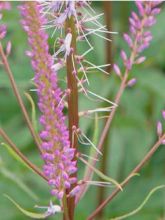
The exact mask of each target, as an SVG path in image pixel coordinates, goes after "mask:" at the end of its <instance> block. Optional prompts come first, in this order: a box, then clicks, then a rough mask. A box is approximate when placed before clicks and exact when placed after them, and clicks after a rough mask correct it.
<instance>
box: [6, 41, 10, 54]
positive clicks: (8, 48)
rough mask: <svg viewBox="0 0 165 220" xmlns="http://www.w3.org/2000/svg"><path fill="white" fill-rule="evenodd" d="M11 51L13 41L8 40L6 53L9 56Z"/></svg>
mask: <svg viewBox="0 0 165 220" xmlns="http://www.w3.org/2000/svg"><path fill="white" fill-rule="evenodd" d="M10 53H11V42H10V41H8V43H7V46H6V55H7V56H9V55H10Z"/></svg>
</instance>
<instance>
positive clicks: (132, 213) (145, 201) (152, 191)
mask: <svg viewBox="0 0 165 220" xmlns="http://www.w3.org/2000/svg"><path fill="white" fill-rule="evenodd" d="M163 188H165V185H161V186H157V187H155V188H154V189H152V190H151V191H150V192H149V194H148V195H147V196H146V198H145V199H144V201H143V202H142V203H141V205H139V207H138V208H136V209H135V210H133V211H132V212H129V213H128V214H125V215H122V216H119V217H115V218H111V219H110V220H122V219H125V218H128V217H130V216H132V215H135V214H136V213H137V212H139V211H140V210H141V209H142V208H143V206H144V205H145V204H146V203H147V202H148V200H149V198H150V197H151V196H152V194H154V193H155V192H156V191H157V190H160V189H163Z"/></svg>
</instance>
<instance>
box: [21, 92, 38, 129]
mask: <svg viewBox="0 0 165 220" xmlns="http://www.w3.org/2000/svg"><path fill="white" fill-rule="evenodd" d="M24 94H25V96H26V98H27V99H28V100H29V102H30V104H31V108H32V113H31V114H32V116H31V117H32V124H33V127H34V129H35V131H36V132H37V131H38V128H37V119H36V118H37V117H36V108H35V103H34V101H33V99H32V97H31V95H30V94H29V93H27V92H25V93H24Z"/></svg>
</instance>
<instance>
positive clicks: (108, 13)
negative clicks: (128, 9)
mask: <svg viewBox="0 0 165 220" xmlns="http://www.w3.org/2000/svg"><path fill="white" fill-rule="evenodd" d="M103 8H104V16H105V18H104V19H105V24H106V27H107V29H108V31H110V30H111V28H112V2H111V1H104V2H103ZM106 37H107V38H109V37H110V36H109V33H107V36H106ZM105 47H106V48H105V49H106V50H105V51H106V52H105V53H106V63H109V64H111V66H108V67H107V69H106V71H107V72H110V71H111V69H112V62H113V60H112V43H111V42H110V41H106V42H105ZM105 123H106V121H105ZM108 147H109V145H108V139H106V140H105V143H104V151H103V157H102V158H101V171H102V172H103V173H106V166H107V160H108V154H109V149H108ZM104 196H105V188H104V187H100V188H98V205H99V204H101V203H102V202H103V200H104ZM102 217H103V211H102V210H101V211H100V212H99V215H98V219H102Z"/></svg>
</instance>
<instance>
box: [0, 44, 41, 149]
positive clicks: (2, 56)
mask: <svg viewBox="0 0 165 220" xmlns="http://www.w3.org/2000/svg"><path fill="white" fill-rule="evenodd" d="M0 56H1V58H2V63H3V65H4V69H5V71H6V73H7V75H8V77H9V80H10V83H11V86H12V89H13V92H14V94H15V96H16V99H17V101H18V103H19V105H20V108H21V110H22V113H23V115H24V118H25V120H26V123H27V125H28V128H29V130H30V132H31V135H32V136H33V138H34V140H35V142H36V145H37V147H38V149H39V151H40V153H41V152H42V149H41V147H40V141H39V138H38V137H37V134H36V133H35V131H34V128H33V126H32V123H31V121H30V119H29V116H28V113H27V111H26V108H25V106H24V103H23V101H22V98H21V96H20V93H19V91H18V88H17V85H16V83H15V80H14V77H13V74H12V71H11V69H10V66H9V63H8V60H7V57H6V55H5V53H4V50H3V47H2V44H1V43H0Z"/></svg>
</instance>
